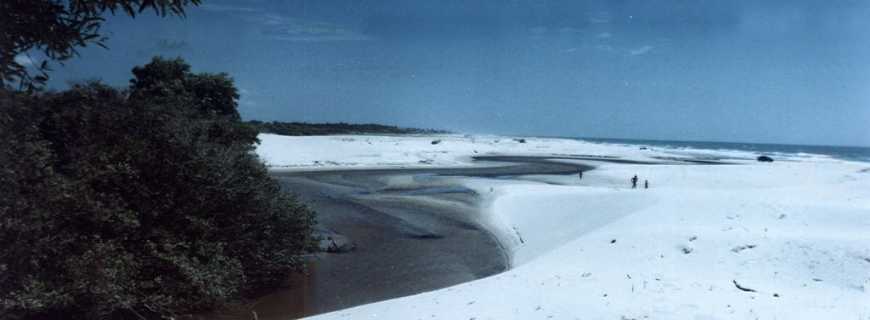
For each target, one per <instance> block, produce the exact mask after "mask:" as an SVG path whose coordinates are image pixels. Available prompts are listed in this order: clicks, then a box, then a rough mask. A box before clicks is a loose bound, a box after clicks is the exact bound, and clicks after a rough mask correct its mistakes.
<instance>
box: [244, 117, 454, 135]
mask: <svg viewBox="0 0 870 320" xmlns="http://www.w3.org/2000/svg"><path fill="white" fill-rule="evenodd" d="M248 123H249V124H251V125H252V126H254V127H255V128H257V130H258V131H259V132H261V133H274V134H280V135H285V136H319V135H331V134H426V133H448V132H447V131H442V130H433V129H416V128H402V127H397V126H387V125H380V124H370V123H367V124H351V123H344V122H338V123H305V122H277V121H274V122H261V121H256V120H254V121H250V122H248Z"/></svg>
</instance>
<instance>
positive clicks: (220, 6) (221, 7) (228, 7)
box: [200, 4, 259, 12]
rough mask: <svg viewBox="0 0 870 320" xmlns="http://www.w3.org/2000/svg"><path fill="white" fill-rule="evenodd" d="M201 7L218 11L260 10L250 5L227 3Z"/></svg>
mask: <svg viewBox="0 0 870 320" xmlns="http://www.w3.org/2000/svg"><path fill="white" fill-rule="evenodd" d="M200 8H202V9H204V10H208V11H218V12H258V11H259V10H257V9H254V8H249V7H242V6H234V5H226V4H204V5H202V6H200Z"/></svg>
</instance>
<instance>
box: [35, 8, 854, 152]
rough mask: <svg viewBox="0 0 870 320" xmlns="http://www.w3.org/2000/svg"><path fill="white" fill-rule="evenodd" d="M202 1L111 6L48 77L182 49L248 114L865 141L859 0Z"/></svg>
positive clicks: (112, 73) (109, 78) (582, 132)
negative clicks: (173, 9) (227, 83)
mask: <svg viewBox="0 0 870 320" xmlns="http://www.w3.org/2000/svg"><path fill="white" fill-rule="evenodd" d="M203 2H204V4H203V5H202V6H200V7H194V8H190V9H189V11H188V16H187V17H186V18H184V19H181V18H177V17H168V18H158V17H154V16H151V15H148V14H145V15H142V16H139V17H137V18H136V19H130V18H128V17H121V16H119V17H109V19H108V21H107V23H106V24H105V25H104V27H103V31H105V32H106V33H107V34H108V35H109V37H110V40H109V41H108V43H107V44H108V47H109V50H105V49H102V48H99V47H89V48H85V49H83V50H81V57H80V58H77V59H75V60H72V61H69V62H67V63H66V64H65V65H64V66H58V67H56V68H55V69H56V71H55V72H54V73H53V75H52V76H53V79H52V82H51V86H52V87H55V88H63V87H65V86H66V84H67V83H69V82H70V81H81V80H87V79H101V80H103V81H105V82H107V83H110V84H113V85H118V86H122V85H126V84H127V81H128V80H129V78H130V76H131V74H130V70H131V69H132V67H133V66H135V65H141V64H144V63H146V62H148V60H150V58H151V57H153V56H155V55H162V56H167V57H176V56H180V57H182V58H184V59H186V60H187V61H188V62H189V63H190V64H191V65H192V66H193V69H194V71H197V72H226V73H228V74H230V75H231V76H232V77H233V78H234V79H235V83H236V85H237V87H238V88H239V90H240V92H241V96H242V97H241V99H240V106H239V110H240V112H241V114H242V116H243V117H244V118H245V119H258V120H266V121H271V120H275V121H311V122H337V121H344V122H376V123H385V124H395V125H400V126H410V127H424V128H438V129H447V130H453V131H457V132H467V133H495V134H512V135H538V136H571V137H600V138H634V139H660V140H702V141H732V142H765V143H790V144H819V145H858V146H870V31H868V30H870V1H861V0H855V1H842V0H827V1H823V0H769V1H762V0H730V1H721V0H661V1H645V0H599V1H576V0H549V1H548V0H498V1H496V0H477V1H468V0H439V1H407V0H308V1H301V0H204V1H203Z"/></svg>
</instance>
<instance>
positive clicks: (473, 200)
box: [207, 156, 661, 320]
mask: <svg viewBox="0 0 870 320" xmlns="http://www.w3.org/2000/svg"><path fill="white" fill-rule="evenodd" d="M475 160H476V161H479V162H489V163H493V164H497V165H498V166H490V167H466V168H432V169H374V170H332V171H316V172H310V171H309V172H273V173H272V176H273V177H274V178H276V179H277V180H278V181H279V182H280V183H281V185H282V187H283V188H284V189H285V190H287V191H288V192H291V193H294V194H296V195H297V196H298V197H299V198H300V200H302V201H303V202H305V203H306V204H308V205H309V206H310V207H311V208H312V209H314V210H315V211H316V212H317V214H318V216H317V220H318V226H317V229H318V233H319V234H320V235H321V236H322V237H336V238H341V239H349V241H350V243H352V244H351V245H350V246H352V247H353V249H351V250H347V248H344V249H342V250H336V251H341V252H332V253H329V252H321V253H318V254H316V255H313V256H312V257H310V259H309V262H308V273H307V274H305V275H293V276H291V277H290V278H291V279H290V280H289V286H288V287H287V288H283V289H278V290H276V291H273V292H272V293H270V294H267V295H265V296H263V297H261V298H259V299H257V300H256V301H254V302H252V303H250V304H248V305H245V306H239V307H236V308H235V309H234V310H222V311H218V312H215V313H212V314H210V315H208V316H207V318H208V319H227V320H230V319H232V320H235V319H239V320H241V319H245V320H247V319H252V318H253V317H254V316H253V314H254V313H256V318H257V319H261V320H271V319H288V318H300V317H305V316H312V315H317V314H321V313H327V312H331V311H336V310H341V309H346V308H350V307H354V306H358V305H363V304H367V303H372V302H377V301H382V300H388V299H392V298H398V297H403V296H408V295H413V294H417V293H422V292H426V291H431V290H437V289H441V288H445V287H449V286H452V285H456V284H460V283H464V282H468V281H472V280H476V279H480V278H484V277H488V276H492V275H495V274H498V273H501V272H503V271H505V270H507V269H508V268H509V267H510V262H509V261H510V257H509V256H508V254H507V252H506V251H505V250H504V248H503V247H502V245H501V244H500V243H499V242H498V241H497V239H496V237H495V236H494V235H493V234H492V233H490V232H489V231H488V230H486V229H485V228H483V227H482V226H481V225H480V224H479V223H477V220H476V219H475V218H474V215H476V214H479V212H480V210H481V201H480V200H481V199H480V196H479V195H478V194H477V193H476V192H475V191H473V190H471V189H467V188H465V187H463V186H462V185H461V184H459V183H458V182H457V181H456V179H455V178H456V177H483V178H497V179H513V178H515V177H518V176H525V175H541V174H543V175H567V174H570V175H575V174H577V172H579V171H588V170H592V169H594V167H592V166H589V165H584V164H579V163H564V162H559V161H554V160H596V161H602V160H603V161H606V162H616V163H634V162H628V161H626V160H621V159H600V158H596V159H589V158H581V159H575V158H569V157H556V158H553V159H551V158H550V157H547V158H541V157H525V156H523V157H513V156H490V157H478V158H476V159H475ZM636 164H661V163H652V162H649V163H647V162H644V163H636ZM396 180H401V181H402V183H400V184H398V186H397V185H396V184H395V183H390V182H394V181H396Z"/></svg>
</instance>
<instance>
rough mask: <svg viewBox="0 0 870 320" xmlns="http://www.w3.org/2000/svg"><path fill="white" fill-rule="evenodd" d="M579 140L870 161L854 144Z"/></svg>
mask: <svg viewBox="0 0 870 320" xmlns="http://www.w3.org/2000/svg"><path fill="white" fill-rule="evenodd" d="M575 139H578V140H583V141H589V142H599V143H613V144H630V145H640V146H650V147H662V148H674V149H682V148H691V149H707V150H738V151H748V152H754V153H757V154H758V155H767V154H794V155H798V154H813V155H825V156H829V157H832V158H836V159H842V160H851V161H862V162H870V148H868V147H852V146H813V145H796V144H768V143H743V142H710V141H672V140H639V139H604V138H575Z"/></svg>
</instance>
